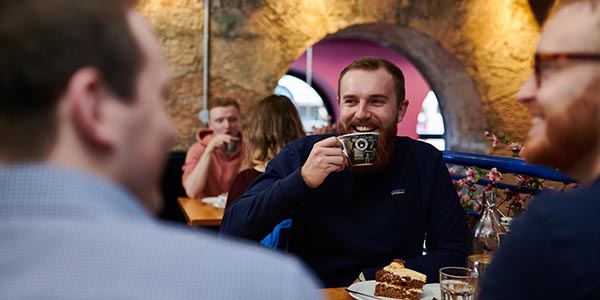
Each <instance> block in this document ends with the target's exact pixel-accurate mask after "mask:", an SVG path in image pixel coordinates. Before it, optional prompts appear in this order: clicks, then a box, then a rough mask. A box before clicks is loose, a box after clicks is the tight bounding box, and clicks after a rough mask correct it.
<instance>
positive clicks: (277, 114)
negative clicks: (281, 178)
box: [244, 95, 305, 166]
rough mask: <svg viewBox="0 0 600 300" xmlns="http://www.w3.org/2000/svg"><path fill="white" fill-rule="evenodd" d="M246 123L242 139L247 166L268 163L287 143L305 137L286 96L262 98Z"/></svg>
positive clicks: (293, 108) (296, 114)
mask: <svg viewBox="0 0 600 300" xmlns="http://www.w3.org/2000/svg"><path fill="white" fill-rule="evenodd" d="M247 120H248V123H247V126H246V129H245V133H244V137H245V138H246V139H247V141H248V148H247V160H248V163H249V165H250V166H255V165H259V164H264V163H266V162H268V161H270V160H271V159H273V157H275V155H277V153H279V151H281V149H283V147H284V146H285V145H286V144H287V143H288V142H291V141H293V140H295V139H297V138H299V137H302V136H304V135H305V133H304V129H303V128H302V121H301V120H300V115H299V114H298V110H297V109H296V106H295V105H294V104H293V103H292V101H291V100H290V99H289V98H288V97H286V96H278V95H270V96H268V97H266V98H264V99H263V100H261V101H260V102H259V103H258V105H256V107H254V109H253V110H252V112H250V115H249V116H248V118H247Z"/></svg>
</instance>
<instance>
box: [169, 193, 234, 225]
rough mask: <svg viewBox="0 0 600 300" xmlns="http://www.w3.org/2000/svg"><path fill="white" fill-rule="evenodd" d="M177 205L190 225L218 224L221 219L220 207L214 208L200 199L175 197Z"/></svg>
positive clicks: (221, 210)
mask: <svg viewBox="0 0 600 300" xmlns="http://www.w3.org/2000/svg"><path fill="white" fill-rule="evenodd" d="M177 202H178V203H179V207H180V208H181V210H182V211H183V214H184V215H185V219H186V220H187V223H188V225H190V226H219V225H221V220H222V219H223V213H224V212H225V210H224V209H222V208H216V207H214V206H212V205H208V204H205V203H202V201H200V199H193V198H187V197H179V198H177Z"/></svg>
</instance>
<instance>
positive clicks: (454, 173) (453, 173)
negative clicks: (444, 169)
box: [448, 168, 457, 175]
mask: <svg viewBox="0 0 600 300" xmlns="http://www.w3.org/2000/svg"><path fill="white" fill-rule="evenodd" d="M448 173H450V175H456V173H457V172H456V169H455V168H450V169H448Z"/></svg>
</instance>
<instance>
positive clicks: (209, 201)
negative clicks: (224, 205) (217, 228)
mask: <svg viewBox="0 0 600 300" xmlns="http://www.w3.org/2000/svg"><path fill="white" fill-rule="evenodd" d="M200 201H202V202H203V203H206V204H213V203H215V202H218V201H219V197H205V198H202V200H200Z"/></svg>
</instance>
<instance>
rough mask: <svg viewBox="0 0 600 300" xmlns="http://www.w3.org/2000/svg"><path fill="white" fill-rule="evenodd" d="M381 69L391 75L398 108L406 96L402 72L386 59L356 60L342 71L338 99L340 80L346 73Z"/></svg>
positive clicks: (369, 58) (366, 57)
mask: <svg viewBox="0 0 600 300" xmlns="http://www.w3.org/2000/svg"><path fill="white" fill-rule="evenodd" d="M382 68H383V69H385V70H386V71H387V72H388V73H390V74H391V75H392V79H393V81H394V87H395V88H396V95H397V98H396V103H397V104H398V106H400V104H402V102H404V97H405V96H406V91H405V88H404V74H402V70H400V68H398V66H396V65H395V64H394V63H392V62H390V61H388V60H386V59H383V58H379V57H372V56H365V57H361V58H358V59H356V60H354V61H353V62H352V63H350V64H349V65H348V66H347V67H345V68H344V69H343V70H342V72H341V73H340V77H339V79H338V99H339V98H340V94H339V93H340V83H341V82H342V78H343V77H344V75H346V73H348V71H350V70H367V71H376V70H379V69H382Z"/></svg>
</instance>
